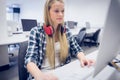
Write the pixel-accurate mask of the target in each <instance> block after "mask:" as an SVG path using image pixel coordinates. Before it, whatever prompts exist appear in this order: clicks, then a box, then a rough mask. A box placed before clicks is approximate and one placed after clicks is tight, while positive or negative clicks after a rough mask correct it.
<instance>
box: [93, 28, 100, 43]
mask: <svg viewBox="0 0 120 80" xmlns="http://www.w3.org/2000/svg"><path fill="white" fill-rule="evenodd" d="M100 31H101V29H98V30H96V32H95V33H94V35H93V40H94V41H97V40H98V36H99V33H100Z"/></svg>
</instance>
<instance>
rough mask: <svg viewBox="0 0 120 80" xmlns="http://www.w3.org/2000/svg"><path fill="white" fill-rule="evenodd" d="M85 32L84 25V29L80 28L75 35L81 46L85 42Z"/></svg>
mask: <svg viewBox="0 0 120 80" xmlns="http://www.w3.org/2000/svg"><path fill="white" fill-rule="evenodd" d="M85 34H86V28H85V27H83V28H82V29H80V31H79V33H78V34H77V35H75V36H74V37H75V39H76V41H77V42H78V44H79V45H80V46H82V44H83V40H84V37H85Z"/></svg>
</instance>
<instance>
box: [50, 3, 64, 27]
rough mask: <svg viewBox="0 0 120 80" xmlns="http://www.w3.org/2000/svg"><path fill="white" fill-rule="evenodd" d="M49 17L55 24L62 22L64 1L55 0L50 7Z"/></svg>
mask: <svg viewBox="0 0 120 80" xmlns="http://www.w3.org/2000/svg"><path fill="white" fill-rule="evenodd" d="M50 17H51V20H52V22H53V24H54V25H55V26H57V25H58V24H60V23H62V22H63V19H64V3H61V2H59V1H56V2H55V3H53V4H52V6H51V8H50Z"/></svg>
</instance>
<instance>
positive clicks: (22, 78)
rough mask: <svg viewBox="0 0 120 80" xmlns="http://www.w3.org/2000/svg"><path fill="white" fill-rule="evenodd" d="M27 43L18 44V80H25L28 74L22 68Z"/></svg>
mask: <svg viewBox="0 0 120 80" xmlns="http://www.w3.org/2000/svg"><path fill="white" fill-rule="evenodd" d="M27 46H28V42H27V41H26V42H23V43H20V48H19V54H18V72H19V80H27V77H28V73H27V70H26V68H25V67H24V57H25V54H26V50H27Z"/></svg>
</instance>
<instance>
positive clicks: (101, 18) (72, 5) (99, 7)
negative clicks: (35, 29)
mask: <svg viewBox="0 0 120 80" xmlns="http://www.w3.org/2000/svg"><path fill="white" fill-rule="evenodd" d="M64 1H65V21H69V20H72V21H76V22H78V26H85V22H87V21H88V22H90V24H91V26H92V27H103V25H104V23H105V18H106V14H107V10H108V6H109V2H110V0H74V1H73V0H64ZM44 3H45V0H35V1H32V0H31V1H30V0H25V1H23V0H7V6H12V4H17V5H19V7H20V10H21V12H20V18H26V19H37V21H38V22H43V11H44V8H43V7H44ZM8 18H9V19H10V18H11V17H10V16H8Z"/></svg>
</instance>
